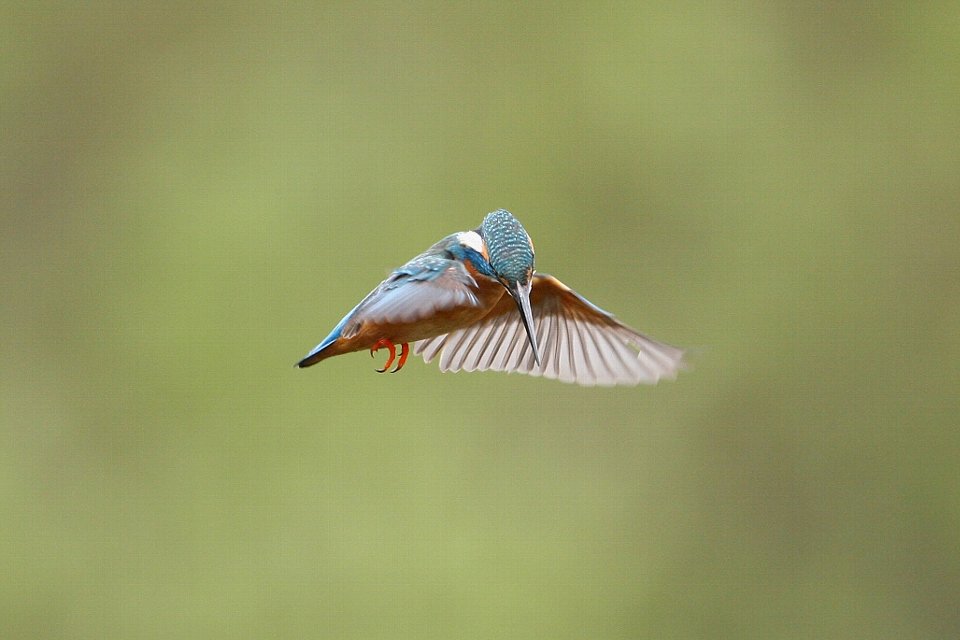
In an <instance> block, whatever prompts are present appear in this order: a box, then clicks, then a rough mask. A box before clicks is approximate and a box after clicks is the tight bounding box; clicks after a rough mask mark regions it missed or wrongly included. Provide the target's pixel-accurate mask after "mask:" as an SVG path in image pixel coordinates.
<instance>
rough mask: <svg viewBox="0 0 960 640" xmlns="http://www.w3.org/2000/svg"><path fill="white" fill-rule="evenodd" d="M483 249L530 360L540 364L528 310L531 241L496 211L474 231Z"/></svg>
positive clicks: (517, 225)
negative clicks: (515, 314) (516, 315)
mask: <svg viewBox="0 0 960 640" xmlns="http://www.w3.org/2000/svg"><path fill="white" fill-rule="evenodd" d="M477 232H478V233H479V234H480V236H481V237H482V238H483V242H484V244H485V245H486V249H487V260H488V262H489V264H490V269H491V270H492V271H493V273H494V276H495V277H496V278H497V280H499V281H500V284H502V285H503V286H504V288H505V289H506V290H507V293H509V294H510V296H511V297H512V298H513V300H514V302H516V303H517V309H518V310H519V311H520V318H521V319H522V320H523V326H524V328H525V329H526V330H527V338H528V339H529V340H530V346H531V347H532V348H533V357H534V360H536V362H537V364H538V365H539V364H540V351H539V349H538V348H537V338H536V335H535V333H534V330H533V312H532V311H531V309H530V288H531V286H532V285H533V274H534V254H533V241H532V240H531V239H530V236H529V234H527V232H526V230H525V229H524V228H523V225H522V224H520V221H519V220H517V219H516V218H515V217H514V216H513V214H512V213H510V212H509V211H506V210H504V209H497V210H496V211H493V212H491V213H488V214H487V217H485V218H484V219H483V224H481V225H480V228H479V229H478V230H477Z"/></svg>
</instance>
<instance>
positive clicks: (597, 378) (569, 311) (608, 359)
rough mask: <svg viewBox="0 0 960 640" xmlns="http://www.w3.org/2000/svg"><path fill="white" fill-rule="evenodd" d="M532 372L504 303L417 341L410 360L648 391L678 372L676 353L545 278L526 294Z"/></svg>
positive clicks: (517, 323)
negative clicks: (533, 339)
mask: <svg viewBox="0 0 960 640" xmlns="http://www.w3.org/2000/svg"><path fill="white" fill-rule="evenodd" d="M531 306H532V309H533V316H534V324H535V325H536V327H535V330H534V331H535V334H536V336H537V342H538V344H540V345H541V355H542V361H541V363H540V365H539V366H538V365H537V364H536V362H535V361H534V358H533V350H532V349H530V347H529V343H528V341H527V336H526V333H525V331H524V329H523V324H522V322H521V320H520V315H519V314H518V313H517V309H516V305H515V304H514V302H513V300H512V299H510V298H509V297H508V296H504V297H503V299H501V300H500V302H498V303H497V305H496V306H495V307H494V308H493V309H492V310H491V311H490V313H488V314H487V315H486V316H485V317H484V318H482V319H481V320H479V321H478V322H476V323H474V324H472V325H470V326H468V327H464V328H462V329H458V330H456V331H453V332H451V333H448V334H446V335H443V336H437V337H435V338H430V339H427V340H421V341H419V342H417V343H416V344H415V345H414V349H413V351H414V353H415V354H419V355H422V356H423V358H424V360H425V361H427V362H430V361H431V360H433V359H434V358H435V357H437V355H439V356H440V369H441V370H442V371H460V370H463V371H485V370H493V371H506V372H509V373H525V374H529V375H534V376H544V377H546V378H555V379H559V380H561V381H563V382H575V383H577V384H580V385H585V386H593V385H602V386H612V385H618V384H619V385H636V384H641V383H643V384H653V383H656V382H657V381H658V380H660V379H661V378H674V377H676V374H677V372H678V371H679V370H680V369H682V368H683V367H684V361H683V355H684V352H683V350H682V349H678V348H677V347H672V346H670V345H667V344H664V343H662V342H658V341H656V340H654V339H653V338H650V337H648V336H646V335H644V334H642V333H640V332H638V331H635V330H633V329H631V328H630V327H628V326H626V325H624V324H622V323H621V322H619V321H618V320H617V319H616V318H614V317H613V316H612V315H611V314H609V313H607V312H606V311H603V310H602V309H600V308H599V307H597V306H596V305H594V304H592V303H590V302H589V301H587V300H586V299H585V298H583V297H581V296H580V295H578V294H577V293H575V292H574V291H573V290H571V289H570V288H569V287H567V286H566V285H564V284H563V283H562V282H560V281H559V280H557V279H556V278H553V277H552V276H548V275H543V274H538V275H536V276H534V281H533V288H532V292H531Z"/></svg>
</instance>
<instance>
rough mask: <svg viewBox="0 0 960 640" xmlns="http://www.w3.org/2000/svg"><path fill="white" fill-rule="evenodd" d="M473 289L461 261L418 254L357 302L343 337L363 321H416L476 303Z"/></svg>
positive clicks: (389, 322) (475, 286) (392, 322)
mask: <svg viewBox="0 0 960 640" xmlns="http://www.w3.org/2000/svg"><path fill="white" fill-rule="evenodd" d="M476 291H477V282H476V280H474V279H473V277H472V276H471V275H470V273H469V272H467V270H466V268H465V267H464V266H463V264H461V263H460V262H457V261H456V260H447V259H445V258H440V257H427V258H424V257H422V256H420V257H418V258H417V259H415V260H413V261H411V262H409V263H407V264H406V265H404V266H403V267H400V268H399V269H397V270H396V271H394V272H393V273H392V274H391V275H390V277H389V278H387V279H386V280H384V281H383V282H382V283H381V284H380V286H379V287H377V288H376V289H374V290H373V291H371V292H370V295H368V296H367V297H366V298H364V299H363V301H362V302H361V303H360V304H359V305H357V308H356V310H355V311H354V312H353V313H352V318H351V322H349V323H348V324H347V326H346V327H345V328H344V337H345V338H349V337H351V335H353V333H354V332H356V331H357V330H358V329H359V326H360V325H361V324H362V323H364V322H372V323H374V324H379V323H384V324H396V323H405V322H416V321H418V320H422V319H424V318H428V317H430V316H432V315H433V314H435V313H437V312H438V311H442V310H445V309H452V308H456V307H463V306H479V305H480V301H479V300H478V299H477V295H476Z"/></svg>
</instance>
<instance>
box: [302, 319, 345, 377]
mask: <svg viewBox="0 0 960 640" xmlns="http://www.w3.org/2000/svg"><path fill="white" fill-rule="evenodd" d="M345 321H346V318H344V319H343V320H342V321H341V322H340V324H338V325H337V326H336V327H335V328H334V329H333V331H331V332H330V335H328V336H327V337H326V338H324V339H323V342H321V343H320V344H318V345H317V346H315V347H314V348H313V349H312V350H311V351H310V353H308V354H307V355H305V356H304V357H303V359H302V360H300V362H298V363H297V366H298V367H299V368H301V369H303V368H304V367H309V366H310V365H314V364H317V363H318V362H320V361H321V360H326V359H327V358H330V357H332V356H335V355H337V354H336V353H333V352H332V350H330V351H328V347H330V346H331V345H332V344H334V343H335V342H336V341H337V340H339V339H340V334H341V332H342V331H343V325H344V324H345Z"/></svg>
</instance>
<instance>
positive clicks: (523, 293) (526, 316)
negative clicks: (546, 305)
mask: <svg viewBox="0 0 960 640" xmlns="http://www.w3.org/2000/svg"><path fill="white" fill-rule="evenodd" d="M508 291H509V292H510V295H511V296H513V299H514V301H516V303H517V308H518V309H520V319H521V320H523V328H524V329H526V330H527V338H528V339H529V340H530V346H531V347H532V348H533V359H534V360H535V361H536V363H537V366H538V367H539V366H540V349H538V348H537V336H536V334H534V332H533V311H531V310H530V285H529V284H527V285H526V286H524V285H522V284H520V283H519V282H518V283H517V284H516V285H514V287H513V288H512V289H508Z"/></svg>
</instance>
